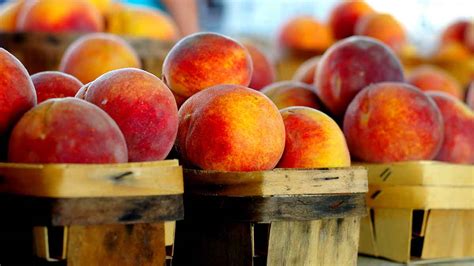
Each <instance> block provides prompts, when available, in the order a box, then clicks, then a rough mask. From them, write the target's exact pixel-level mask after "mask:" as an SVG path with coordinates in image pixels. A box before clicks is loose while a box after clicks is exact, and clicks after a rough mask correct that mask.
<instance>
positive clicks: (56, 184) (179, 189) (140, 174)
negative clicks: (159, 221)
mask: <svg viewBox="0 0 474 266" xmlns="http://www.w3.org/2000/svg"><path fill="white" fill-rule="evenodd" d="M183 191H184V185H183V178H182V169H181V166H179V165H178V162H177V161H176V160H170V161H158V162H148V163H129V164H104V165H78V164H48V165H27V164H8V163H2V164H0V193H9V194H17V195H27V196H37V197H53V198H76V197H110V196H115V197H123V196H146V195H154V196H156V195H173V194H182V193H183Z"/></svg>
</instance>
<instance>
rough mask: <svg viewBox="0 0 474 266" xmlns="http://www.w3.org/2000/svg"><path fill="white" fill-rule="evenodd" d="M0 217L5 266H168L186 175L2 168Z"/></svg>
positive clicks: (100, 168) (165, 169) (116, 168)
mask: <svg viewBox="0 0 474 266" xmlns="http://www.w3.org/2000/svg"><path fill="white" fill-rule="evenodd" d="M0 211H1V213H2V219H1V222H0V224H1V226H2V227H1V228H2V229H1V230H0V246H1V248H0V261H1V262H2V263H7V262H12V263H20V262H21V263H30V264H31V262H32V260H33V261H35V260H39V261H41V260H40V259H38V258H42V259H46V260H48V261H52V260H67V263H68V264H71V265H136V264H137V263H138V264H139V265H163V264H164V262H165V259H167V256H168V259H169V260H170V259H171V256H172V251H173V244H174V243H173V242H174V241H173V240H174V221H176V220H180V219H182V218H183V216H184V213H183V174H182V168H181V167H180V166H179V164H178V161H177V160H167V161H156V162H144V163H125V164H88V165H84V164H44V165H41V164H10V163H0ZM165 221H166V222H165ZM30 241H32V242H30ZM32 243H34V244H33V245H32ZM32 253H34V254H35V255H36V256H34V257H32Z"/></svg>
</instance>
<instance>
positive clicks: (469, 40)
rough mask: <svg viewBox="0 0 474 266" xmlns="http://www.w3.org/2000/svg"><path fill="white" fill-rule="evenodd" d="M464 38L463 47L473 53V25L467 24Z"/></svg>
mask: <svg viewBox="0 0 474 266" xmlns="http://www.w3.org/2000/svg"><path fill="white" fill-rule="evenodd" d="M465 34H466V35H465V37H464V45H465V46H466V47H467V48H468V49H469V51H471V53H474V23H469V26H468V27H467V29H466V33H465Z"/></svg>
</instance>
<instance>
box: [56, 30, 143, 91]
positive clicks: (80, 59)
mask: <svg viewBox="0 0 474 266" xmlns="http://www.w3.org/2000/svg"><path fill="white" fill-rule="evenodd" d="M126 67H136V68H140V67H141V63H140V59H139V58H138V55H137V54H136V52H135V51H134V50H133V48H132V47H131V46H130V45H128V44H127V43H126V42H125V41H124V40H123V39H121V38H119V37H118V36H115V35H112V34H106V33H93V34H88V35H85V36H83V37H81V38H79V39H77V40H76V41H74V42H73V43H72V44H71V45H70V46H69V47H68V48H67V50H66V51H65V52H64V55H63V57H62V59H61V63H60V65H59V70H60V71H62V72H65V73H68V74H71V75H73V76H75V77H77V78H78V79H79V80H80V81H81V82H82V83H84V84H85V83H88V82H91V81H93V80H95V79H96V78H98V77H99V76H100V75H102V74H104V73H106V72H108V71H111V70H114V69H119V68H126Z"/></svg>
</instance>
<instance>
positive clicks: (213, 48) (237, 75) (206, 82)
mask: <svg viewBox="0 0 474 266" xmlns="http://www.w3.org/2000/svg"><path fill="white" fill-rule="evenodd" d="M252 71H253V67H252V59H251V57H250V54H249V53H248V51H247V49H245V48H244V47H243V46H242V45H241V44H240V43H238V42H237V41H235V40H233V39H231V38H228V37H225V36H223V35H220V34H216V33H208V32H202V33H195V34H192V35H189V36H187V37H185V38H184V39H182V40H181V41H179V42H178V43H177V44H176V45H175V46H173V48H172V49H171V51H170V52H169V53H168V55H167V56H166V58H165V61H164V63H163V75H162V76H163V80H164V81H165V83H166V84H167V85H168V86H169V88H170V89H171V90H172V91H173V92H175V93H176V94H178V95H181V96H183V97H190V96H191V95H193V94H195V93H197V92H199V91H201V90H204V89H206V88H209V87H212V86H214V85H219V84H233V85H243V86H248V85H249V84H250V80H251V78H252Z"/></svg>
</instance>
